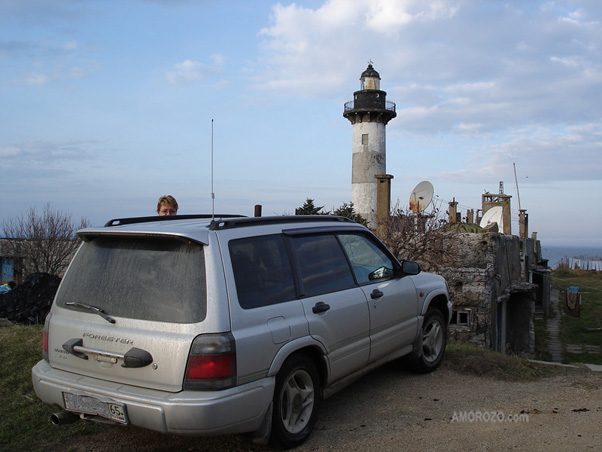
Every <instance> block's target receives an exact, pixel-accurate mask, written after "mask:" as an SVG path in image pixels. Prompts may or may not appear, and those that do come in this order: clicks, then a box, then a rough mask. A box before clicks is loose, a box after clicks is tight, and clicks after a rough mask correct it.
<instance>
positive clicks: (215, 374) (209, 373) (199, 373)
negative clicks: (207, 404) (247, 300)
mask: <svg viewBox="0 0 602 452" xmlns="http://www.w3.org/2000/svg"><path fill="white" fill-rule="evenodd" d="M235 385H236V345H235V342H234V336H232V334H231V333H224V334H202V335H200V336H197V337H196V338H195V339H194V341H193V342H192V347H191V348H190V354H189V355H188V364H187V365H186V374H185V376H184V389H185V390H193V391H215V390H219V389H226V388H231V387H233V386H235Z"/></svg>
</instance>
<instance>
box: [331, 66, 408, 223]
mask: <svg viewBox="0 0 602 452" xmlns="http://www.w3.org/2000/svg"><path fill="white" fill-rule="evenodd" d="M360 81H361V89H360V90H359V91H356V92H355V93H353V101H351V102H347V103H346V104H345V111H344V112H343V116H344V117H345V118H347V119H348V120H349V121H350V122H351V124H352V125H353V168H352V174H351V202H352V203H353V207H354V209H355V211H356V212H357V213H359V214H360V215H361V216H362V217H364V218H365V219H366V220H368V224H369V226H370V227H373V228H374V227H375V226H376V202H377V189H378V180H377V178H376V177H375V176H377V175H384V174H386V161H387V156H386V134H385V127H386V125H387V123H388V122H389V121H390V120H391V119H393V118H394V117H395V116H397V113H396V112H395V104H394V103H393V102H387V100H386V98H387V93H386V92H384V91H381V89H380V75H379V74H378V72H376V71H375V70H374V68H373V67H372V62H370V63H369V64H368V68H367V69H366V70H365V71H364V72H363V73H362V75H361V77H360Z"/></svg>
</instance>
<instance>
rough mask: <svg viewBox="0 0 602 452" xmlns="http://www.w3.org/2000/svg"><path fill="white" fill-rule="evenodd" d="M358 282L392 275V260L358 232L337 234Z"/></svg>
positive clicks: (362, 282)
mask: <svg viewBox="0 0 602 452" xmlns="http://www.w3.org/2000/svg"><path fill="white" fill-rule="evenodd" d="M338 237H339V240H340V241H341V244H342V245H343V248H344V249H345V252H346V253H347V257H348V258H349V261H350V262H351V266H352V267H353V272H354V274H355V278H356V280H357V282H358V283H359V284H365V283H367V282H371V281H378V280H383V279H389V278H392V277H393V268H394V266H393V262H392V261H391V259H390V258H389V256H387V255H386V254H385V253H384V252H383V251H382V250H381V249H380V248H379V247H378V246H377V245H376V244H375V243H374V242H373V241H372V240H370V239H369V238H368V237H365V236H363V235H360V234H339V235H338Z"/></svg>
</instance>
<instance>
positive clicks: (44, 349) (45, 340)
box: [42, 313, 52, 361]
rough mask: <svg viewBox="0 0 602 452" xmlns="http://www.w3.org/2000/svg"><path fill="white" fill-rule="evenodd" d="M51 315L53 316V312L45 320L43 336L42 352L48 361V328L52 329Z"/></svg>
mask: <svg viewBox="0 0 602 452" xmlns="http://www.w3.org/2000/svg"><path fill="white" fill-rule="evenodd" d="M50 317H52V314H50V313H49V314H48V315H47V316H46V320H45V321H44V336H43V337H42V353H43V357H44V359H45V360H46V361H48V330H49V329H50Z"/></svg>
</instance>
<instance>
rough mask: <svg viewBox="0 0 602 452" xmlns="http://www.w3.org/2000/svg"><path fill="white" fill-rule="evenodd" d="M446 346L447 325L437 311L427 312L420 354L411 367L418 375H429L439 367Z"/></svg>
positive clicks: (413, 359)
mask: <svg viewBox="0 0 602 452" xmlns="http://www.w3.org/2000/svg"><path fill="white" fill-rule="evenodd" d="M446 345H447V323H446V322H445V319H444V317H443V314H442V313H441V311H439V310H438V309H433V310H430V311H428V312H427V314H426V316H425V318H424V323H423V324H422V331H421V340H420V343H419V346H420V354H419V355H418V356H416V357H413V358H412V360H411V366H412V368H413V370H415V371H416V372H420V373H429V372H432V371H433V370H435V369H436V368H437V367H439V364H441V361H442V360H443V355H444V354H445V347H446Z"/></svg>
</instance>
